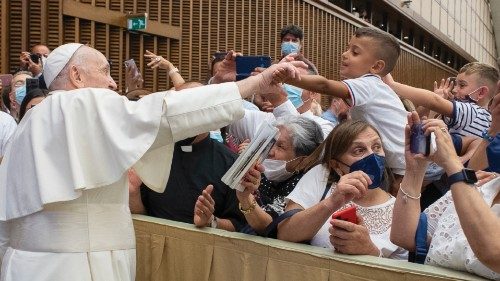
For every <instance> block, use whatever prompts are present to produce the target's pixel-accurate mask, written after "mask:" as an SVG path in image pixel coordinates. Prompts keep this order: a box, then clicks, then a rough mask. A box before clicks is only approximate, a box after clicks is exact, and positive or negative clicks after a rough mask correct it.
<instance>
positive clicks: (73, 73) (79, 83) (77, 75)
mask: <svg viewBox="0 0 500 281" xmlns="http://www.w3.org/2000/svg"><path fill="white" fill-rule="evenodd" d="M81 74H82V73H81V69H78V67H77V66H76V65H72V66H71V67H70V69H69V81H70V82H71V84H73V86H74V87H75V88H77V89H79V88H84V87H85V85H84V83H83V79H82V75H81Z"/></svg>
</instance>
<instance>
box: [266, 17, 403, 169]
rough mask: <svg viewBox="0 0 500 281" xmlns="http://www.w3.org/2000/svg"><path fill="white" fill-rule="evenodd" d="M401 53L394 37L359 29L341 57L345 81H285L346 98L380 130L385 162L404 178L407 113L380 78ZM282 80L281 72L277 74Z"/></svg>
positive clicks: (356, 116) (312, 78) (357, 117)
mask: <svg viewBox="0 0 500 281" xmlns="http://www.w3.org/2000/svg"><path fill="white" fill-rule="evenodd" d="M400 52H401V50H400V46H399V42H398V41H397V40H396V38H394V36H392V35H390V34H389V33H386V32H384V31H381V30H379V29H376V28H371V27H361V28H358V29H357V30H356V32H355V34H354V36H353V37H352V38H351V40H350V42H349V46H348V49H347V51H345V52H344V53H343V54H342V56H341V60H342V63H341V66H340V76H341V78H343V79H345V80H343V81H334V80H328V79H327V78H325V77H323V76H320V75H302V76H301V77H300V80H297V79H295V80H293V81H286V83H288V84H292V85H294V86H297V87H299V88H302V89H307V90H310V91H313V92H317V93H320V94H326V95H331V96H335V97H339V98H342V99H344V100H345V101H346V102H347V104H349V105H350V106H351V116H352V119H354V120H363V121H366V122H368V123H370V125H372V126H374V127H375V128H377V130H378V131H379V132H380V134H381V137H382V142H383V144H384V151H385V152H386V163H387V166H388V167H389V168H391V169H392V171H393V172H394V173H395V174H398V175H404V172H405V158H404V151H405V149H404V140H405V137H404V131H405V130H404V128H405V126H406V121H407V119H406V115H407V112H406V110H405V109H404V106H403V103H402V102H401V100H400V99H399V97H398V96H397V95H396V93H394V91H393V90H392V89H391V88H390V87H389V86H387V85H386V84H385V83H384V82H383V81H382V79H381V77H383V76H385V75H386V74H388V73H389V72H391V71H392V70H393V68H394V66H395V65H396V61H397V59H398V57H399V54H400ZM275 78H276V80H281V79H282V75H281V73H280V71H276V72H275Z"/></svg>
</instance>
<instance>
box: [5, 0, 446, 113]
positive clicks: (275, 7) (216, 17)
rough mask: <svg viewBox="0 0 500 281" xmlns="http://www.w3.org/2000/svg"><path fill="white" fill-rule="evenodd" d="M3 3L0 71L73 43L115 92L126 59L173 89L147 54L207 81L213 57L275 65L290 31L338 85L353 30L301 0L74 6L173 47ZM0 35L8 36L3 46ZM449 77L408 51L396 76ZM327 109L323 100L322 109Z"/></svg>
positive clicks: (36, 7)
mask: <svg viewBox="0 0 500 281" xmlns="http://www.w3.org/2000/svg"><path fill="white" fill-rule="evenodd" d="M0 1H1V5H0V6H1V7H2V10H1V11H0V14H1V16H2V17H3V19H2V21H6V22H7V23H8V27H7V32H2V34H0V44H3V45H6V46H3V45H0V47H1V48H2V50H3V52H6V53H3V54H2V56H1V57H0V58H1V59H3V58H6V59H7V60H8V63H2V62H0V66H1V67H2V69H1V72H12V71H14V69H16V68H17V67H18V60H19V53H20V52H21V51H23V50H27V49H28V48H29V47H30V46H32V45H34V44H38V43H44V44H48V46H49V47H50V48H51V49H53V48H55V47H57V46H58V45H60V44H62V43H67V42H75V41H76V42H81V43H90V44H92V45H93V46H94V47H96V48H97V49H98V50H99V51H101V52H103V53H104V54H105V55H106V56H107V57H108V58H109V59H110V60H111V61H112V62H113V66H112V70H111V74H112V76H113V78H114V79H115V80H116V81H117V83H118V84H119V87H120V89H123V87H124V67H123V61H124V60H126V59H129V58H134V59H135V60H136V62H137V65H138V66H139V67H140V69H141V71H143V73H144V77H145V80H146V81H145V87H147V88H150V89H152V90H164V89H166V88H169V87H170V81H169V79H168V77H167V76H168V75H167V73H166V71H164V70H154V71H153V70H150V69H148V68H147V67H146V64H147V61H144V58H143V52H144V51H145V50H146V49H148V50H151V51H153V52H155V53H157V54H158V55H162V56H164V57H166V58H168V59H170V60H171V61H172V63H174V64H175V65H176V66H177V67H178V68H179V69H180V71H181V74H182V75H183V76H184V77H185V79H186V80H195V81H205V78H206V76H207V71H208V65H209V63H210V57H211V55H212V53H214V52H216V51H227V50H230V49H235V50H237V51H241V52H243V53H244V54H250V55H258V54H268V55H270V56H271V57H273V59H278V58H279V55H280V42H279V32H280V29H281V28H282V27H283V26H285V25H287V24H297V25H300V26H302V28H303V29H304V48H303V52H304V54H305V55H306V57H308V58H309V59H310V60H311V61H312V62H313V63H315V64H316V66H317V67H318V69H319V71H320V74H322V75H324V76H325V77H327V78H330V79H339V75H338V73H339V68H340V66H339V63H340V56H341V54H342V52H343V51H344V50H345V49H346V46H347V44H348V42H349V39H350V37H351V36H352V34H353V33H354V30H355V29H356V26H354V25H353V24H352V23H350V22H347V21H345V20H343V19H341V17H340V16H338V15H336V14H335V12H333V11H330V10H323V9H321V8H319V7H317V6H314V5H311V4H310V3H308V2H304V1H301V0H274V1H272V0H238V1H231V0H75V1H77V2H81V3H86V4H85V5H89V6H94V7H100V9H102V8H104V9H109V10H112V11H118V12H122V13H127V12H147V13H148V14H149V19H150V20H151V21H152V22H154V21H158V22H161V23H164V24H169V25H172V26H174V27H180V30H181V33H180V38H179V39H178V40H177V39H172V38H167V37H162V36H159V35H152V34H145V33H142V32H139V33H132V32H129V31H127V30H126V29H123V28H121V27H119V26H115V25H111V24H112V23H109V22H108V24H106V23H103V22H99V21H93V20H86V19H83V18H78V17H74V16H63V12H62V9H63V5H64V1H67V0H32V1H28V0H11V1H7V0H0ZM28 3H30V4H29V5H30V9H28ZM4 7H5V8H4ZM27 11H29V13H28V12H27ZM7 12H8V13H9V14H8V16H7V14H6V13H7ZM4 29H5V28H4ZM5 34H9V36H8V40H6V39H5V36H6V35H5ZM4 42H5V43H4ZM454 74H455V72H454V71H453V70H452V69H450V68H447V67H446V66H444V65H442V64H440V63H438V62H436V61H434V60H432V59H429V58H428V57H427V56H425V55H422V54H421V53H420V52H419V51H416V50H414V49H412V48H409V47H408V48H407V47H405V48H404V50H403V51H402V54H401V57H400V59H399V61H398V63H397V66H396V69H395V71H394V76H395V77H396V78H397V79H399V80H401V81H403V82H406V83H408V84H411V85H414V86H418V87H424V88H428V89H430V88H431V87H432V83H433V81H434V80H437V79H439V78H441V77H448V76H451V75H454ZM328 102H329V101H328V100H323V104H324V105H327V104H328Z"/></svg>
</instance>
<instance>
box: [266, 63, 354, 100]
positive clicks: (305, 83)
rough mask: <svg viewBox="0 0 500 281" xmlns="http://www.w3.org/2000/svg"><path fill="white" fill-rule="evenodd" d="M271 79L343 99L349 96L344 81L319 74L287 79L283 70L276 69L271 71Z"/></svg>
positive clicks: (347, 98)
mask: <svg viewBox="0 0 500 281" xmlns="http://www.w3.org/2000/svg"><path fill="white" fill-rule="evenodd" d="M273 80H274V81H275V82H284V83H287V84H290V85H294V86H296V87H299V88H301V89H306V90H309V91H312V92H315V93H320V94H323V95H330V96H334V97H338V98H341V99H344V100H349V99H350V98H351V95H350V94H349V89H348V88H347V86H346V85H345V84H344V83H342V82H340V81H335V80H328V79H326V78H325V77H323V76H321V75H300V78H299V79H297V78H295V79H289V77H286V76H285V73H284V71H283V70H281V69H277V70H276V71H275V72H274V73H273Z"/></svg>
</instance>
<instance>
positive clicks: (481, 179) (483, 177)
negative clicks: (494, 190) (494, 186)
mask: <svg viewBox="0 0 500 281" xmlns="http://www.w3.org/2000/svg"><path fill="white" fill-rule="evenodd" d="M476 177H477V183H476V186H482V185H483V184H485V183H487V182H489V181H491V180H492V179H495V178H496V177H498V174H497V173H495V172H485V171H477V172H476Z"/></svg>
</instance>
